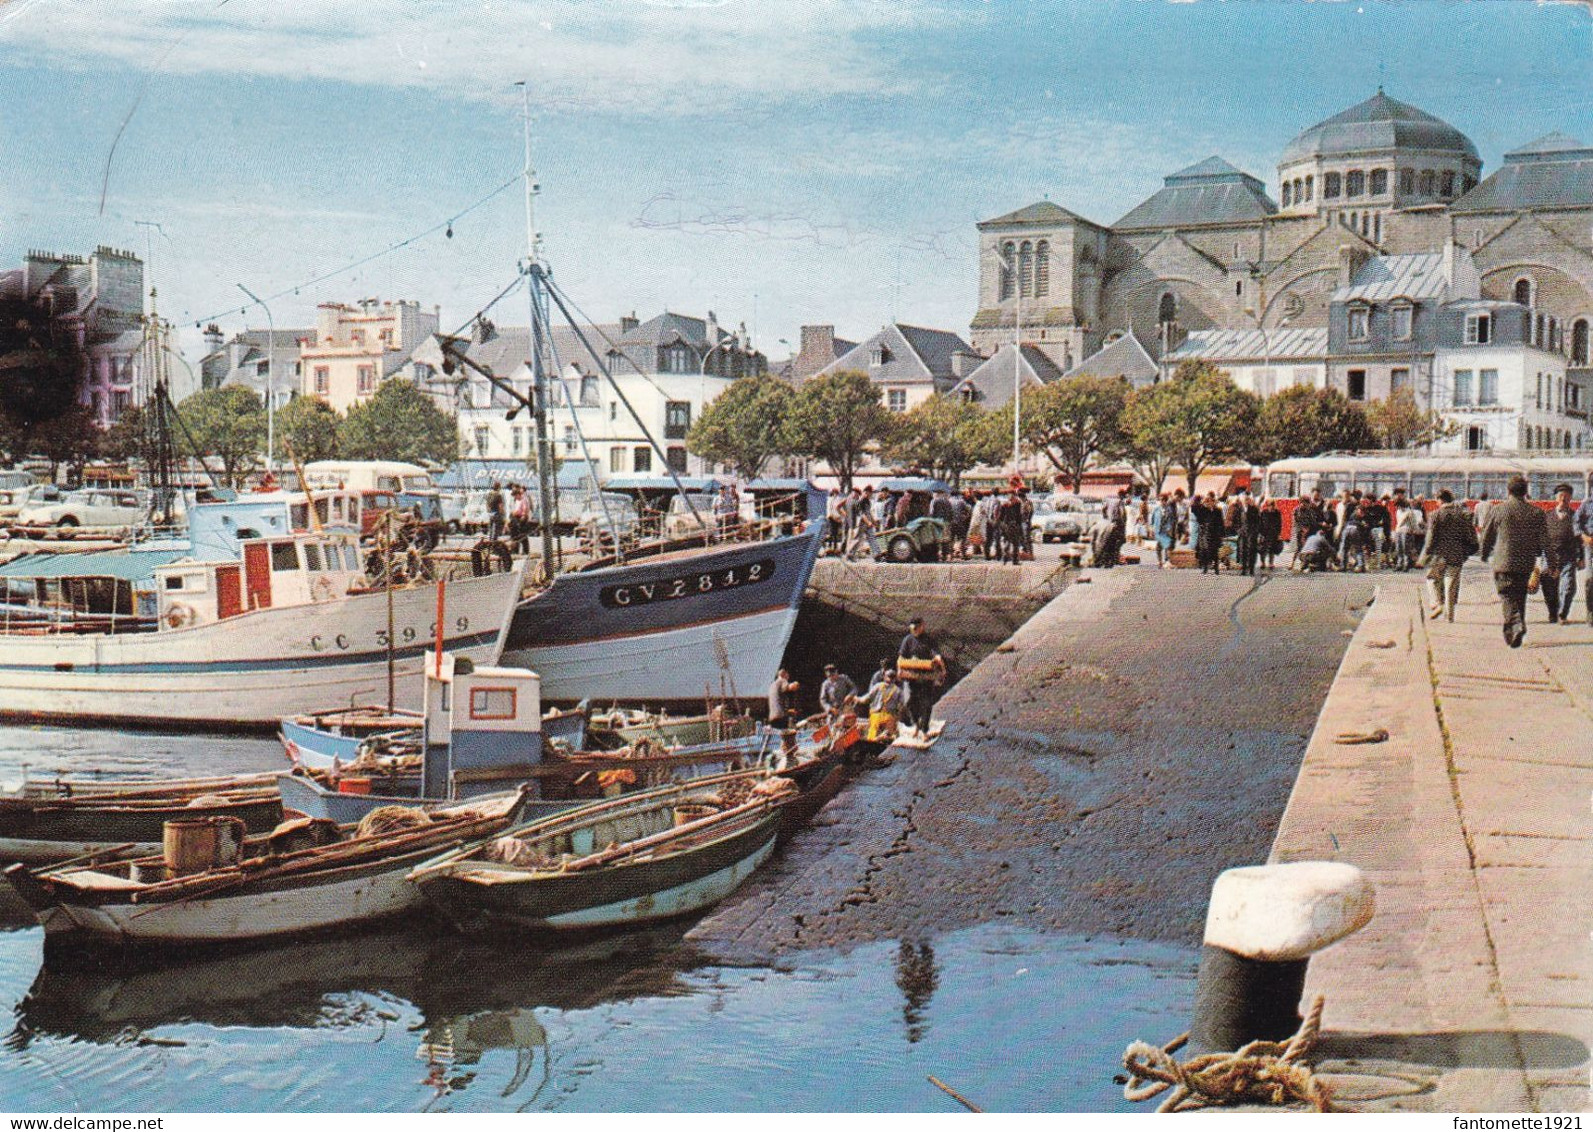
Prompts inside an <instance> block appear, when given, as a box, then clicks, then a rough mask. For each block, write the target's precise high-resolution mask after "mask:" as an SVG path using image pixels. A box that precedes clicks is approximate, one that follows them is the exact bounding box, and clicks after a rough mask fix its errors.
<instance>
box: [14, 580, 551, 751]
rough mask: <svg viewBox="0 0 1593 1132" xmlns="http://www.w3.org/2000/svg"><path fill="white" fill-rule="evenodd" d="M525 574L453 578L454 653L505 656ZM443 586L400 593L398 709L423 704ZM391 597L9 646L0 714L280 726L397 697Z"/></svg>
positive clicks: (449, 613)
mask: <svg viewBox="0 0 1593 1132" xmlns="http://www.w3.org/2000/svg"><path fill="white" fill-rule="evenodd" d="M519 592H520V575H519V573H518V572H511V573H506V574H494V575H489V576H487V577H483V578H469V579H463V580H459V581H455V582H450V583H449V584H448V587H447V593H446V608H445V611H444V626H443V629H444V641H443V647H444V648H445V649H447V650H448V651H450V652H453V653H455V654H456V655H462V656H465V657H468V658H470V659H471V660H472V661H475V662H476V663H478V664H490V663H492V662H494V661H495V660H496V659H497V657H498V653H499V651H500V649H501V647H502V643H503V636H504V633H505V631H506V629H507V627H508V623H509V619H510V617H511V616H512V615H513V612H514V606H515V601H516V600H517V599H518V597H519ZM436 618H437V590H436V588H435V587H434V586H417V587H415V588H412V589H400V590H396V591H395V592H394V593H393V615H392V621H391V625H392V627H393V628H392V633H393V640H394V642H395V648H394V657H395V661H394V665H393V668H394V673H395V678H396V679H395V687H396V692H397V706H398V707H400V708H407V709H419V708H420V706H421V704H420V694H421V684H422V681H421V679H420V675H421V672H422V670H423V668H424V665H425V663H426V659H427V656H428V655H429V652H430V650H431V649H432V648H433V647H434V642H435V634H436ZM388 625H389V620H388V613H387V595H386V594H383V593H369V594H357V595H351V596H347V597H342V598H339V599H337V600H334V601H328V602H316V603H311V604H304V605H293V606H284V607H275V608H268V609H258V610H253V611H250V612H247V613H240V614H238V615H237V616H235V617H230V618H227V619H226V620H224V621H219V622H212V623H207V624H202V625H195V626H191V627H188V628H181V629H162V630H160V631H158V632H147V633H120V634H82V635H75V634H66V633H59V634H47V635H39V636H22V635H10V636H5V637H3V638H0V715H6V716H13V717H16V716H21V717H28V718H37V719H63V720H72V721H77V722H87V721H92V722H106V723H140V724H178V725H190V726H200V725H203V726H212V727H213V726H241V727H262V728H267V727H268V728H272V729H275V728H276V727H277V725H278V723H279V722H280V721H281V719H282V717H283V716H291V715H298V714H303V713H307V712H311V711H316V710H324V709H326V708H327V707H329V706H334V705H339V704H354V703H375V702H378V701H381V700H385V698H386V695H387V671H388V653H387V639H388Z"/></svg>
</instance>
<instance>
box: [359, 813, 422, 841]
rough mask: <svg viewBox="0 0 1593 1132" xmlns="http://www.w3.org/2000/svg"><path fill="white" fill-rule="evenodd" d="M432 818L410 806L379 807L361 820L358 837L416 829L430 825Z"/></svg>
mask: <svg viewBox="0 0 1593 1132" xmlns="http://www.w3.org/2000/svg"><path fill="white" fill-rule="evenodd" d="M430 824H431V817H430V816H429V815H428V814H427V813H426V812H425V811H424V810H416V809H412V808H410V807H409V806H377V807H376V808H375V809H374V810H372V811H371V812H370V813H368V814H366V815H365V816H364V817H363V818H361V819H360V825H359V831H358V834H357V836H359V837H370V836H372V835H374V834H378V833H393V832H395V831H397V830H400V829H415V828H417V827H419V826H423V825H430Z"/></svg>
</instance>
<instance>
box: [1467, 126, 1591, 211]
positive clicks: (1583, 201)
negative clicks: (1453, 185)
mask: <svg viewBox="0 0 1593 1132" xmlns="http://www.w3.org/2000/svg"><path fill="white" fill-rule="evenodd" d="M1589 205H1593V147H1589V146H1587V145H1584V144H1583V143H1582V142H1580V141H1578V140H1577V139H1576V138H1573V137H1568V136H1567V135H1565V134H1561V133H1553V134H1545V135H1544V136H1543V137H1541V138H1538V139H1537V140H1536V141H1533V142H1528V143H1527V144H1526V145H1524V146H1522V147H1521V148H1520V149H1515V150H1511V151H1510V152H1509V153H1507V154H1505V159H1504V164H1503V165H1501V166H1500V167H1499V168H1498V169H1496V170H1494V172H1493V173H1492V174H1491V175H1490V176H1488V177H1486V178H1484V179H1483V181H1482V183H1481V184H1480V185H1478V186H1477V187H1476V188H1474V189H1472V190H1471V192H1469V193H1467V194H1466V195H1465V196H1463V197H1461V198H1460V199H1459V200H1457V201H1456V202H1455V203H1454V204H1452V205H1450V206H1449V208H1450V211H1451V212H1519V211H1523V210H1528V209H1536V208H1576V207H1586V206H1589Z"/></svg>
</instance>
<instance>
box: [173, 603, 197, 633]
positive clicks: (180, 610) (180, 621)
mask: <svg viewBox="0 0 1593 1132" xmlns="http://www.w3.org/2000/svg"><path fill="white" fill-rule="evenodd" d="M197 617H198V614H197V613H195V612H194V607H193V606H191V605H184V604H183V603H182V602H180V601H174V602H172V603H171V605H169V606H167V608H166V624H167V625H169V626H170V627H171V628H173V629H182V628H185V627H187V626H189V625H192V624H193V623H194V620H195V619H196V618H197Z"/></svg>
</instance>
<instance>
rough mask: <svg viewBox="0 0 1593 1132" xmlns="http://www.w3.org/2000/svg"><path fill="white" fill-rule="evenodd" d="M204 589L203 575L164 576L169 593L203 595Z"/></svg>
mask: <svg viewBox="0 0 1593 1132" xmlns="http://www.w3.org/2000/svg"><path fill="white" fill-rule="evenodd" d="M206 588H207V587H206V585H205V576H204V575H203V574H167V575H166V589H167V591H168V592H171V593H183V592H186V593H203V592H204V591H205V589H206Z"/></svg>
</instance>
